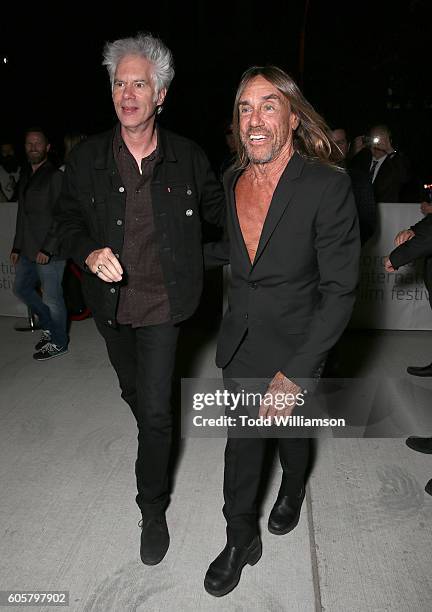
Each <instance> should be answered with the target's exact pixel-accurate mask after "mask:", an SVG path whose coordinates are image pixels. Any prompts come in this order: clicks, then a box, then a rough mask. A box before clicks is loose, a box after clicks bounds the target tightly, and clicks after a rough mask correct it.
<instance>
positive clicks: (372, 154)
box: [350, 125, 411, 202]
mask: <svg viewBox="0 0 432 612" xmlns="http://www.w3.org/2000/svg"><path fill="white" fill-rule="evenodd" d="M355 147H356V149H357V151H358V152H357V153H356V155H354V157H353V158H352V159H351V162H350V168H357V169H360V170H362V171H363V172H366V173H368V174H369V176H370V179H371V181H372V185H373V191H374V196H375V201H376V202H401V201H403V200H404V198H403V190H404V188H405V186H406V185H407V183H408V182H409V180H410V178H411V170H410V164H409V162H408V160H407V158H406V157H405V156H404V155H403V154H402V153H400V151H396V150H395V149H394V148H393V144H392V141H391V132H390V130H389V128H388V127H387V126H386V125H376V126H374V127H373V128H371V130H370V131H369V135H368V136H367V137H366V138H364V137H358V138H356V142H355ZM408 201H410V200H408Z"/></svg>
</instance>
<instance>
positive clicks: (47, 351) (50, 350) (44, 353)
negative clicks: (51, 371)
mask: <svg viewBox="0 0 432 612" xmlns="http://www.w3.org/2000/svg"><path fill="white" fill-rule="evenodd" d="M67 352H68V347H67V346H66V345H65V346H57V344H53V343H52V342H47V343H46V344H45V346H43V347H42V348H41V350H40V351H38V352H37V353H35V354H34V355H33V359H36V361H45V360H46V359H52V358H53V357H59V356H60V355H64V354H65V353H67Z"/></svg>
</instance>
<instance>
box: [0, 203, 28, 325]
mask: <svg viewBox="0 0 432 612" xmlns="http://www.w3.org/2000/svg"><path fill="white" fill-rule="evenodd" d="M17 208H18V206H17V203H16V202H1V203H0V315H7V316H11V317H27V308H26V306H24V304H22V303H21V302H20V301H18V300H17V298H16V297H15V296H14V294H13V293H12V286H13V282H14V279H15V268H14V266H13V265H12V264H11V263H10V260H9V256H10V252H11V248H12V241H13V238H14V236H15V221H16V214H17Z"/></svg>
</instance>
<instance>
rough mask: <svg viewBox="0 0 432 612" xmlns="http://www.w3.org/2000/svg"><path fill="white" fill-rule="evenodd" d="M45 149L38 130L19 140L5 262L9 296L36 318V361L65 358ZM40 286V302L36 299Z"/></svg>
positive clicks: (53, 186)
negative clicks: (21, 155) (21, 157)
mask: <svg viewBox="0 0 432 612" xmlns="http://www.w3.org/2000/svg"><path fill="white" fill-rule="evenodd" d="M49 149H50V144H49V142H48V138H47V136H46V134H45V133H44V132H43V130H42V129H40V128H31V129H30V130H28V131H27V132H26V135H25V151H26V155H27V159H28V162H29V168H28V169H27V171H26V172H24V173H23V174H22V175H21V178H20V181H19V185H18V214H17V222H16V232H15V239H14V243H13V248H12V253H11V262H12V263H13V264H14V265H15V266H16V276H15V283H14V293H15V295H16V296H17V297H18V298H19V299H20V300H21V301H23V302H24V303H25V304H26V305H27V306H28V307H29V308H30V309H31V310H32V312H33V313H35V314H36V315H37V316H38V318H39V323H40V326H41V328H42V336H41V339H40V341H39V342H38V343H37V344H36V347H35V348H36V353H35V354H34V355H33V357H34V359H36V360H37V361H45V360H47V359H52V358H53V357H57V356H60V355H64V354H65V353H67V351H68V348H67V345H68V338H67V331H66V323H67V312H66V307H65V303H64V300H63V288H62V280H63V272H64V268H65V260H64V259H62V258H61V257H59V256H58V246H57V245H58V235H57V229H56V223H55V220H54V217H53V211H54V207H55V204H56V202H57V199H58V197H59V194H60V189H61V183H62V177H63V175H62V173H61V172H60V171H59V170H57V169H56V168H55V167H54V166H53V164H52V163H51V162H50V161H49V160H48V151H49ZM39 284H40V286H41V291H42V297H41V296H40V294H39V293H38V290H37V289H38V285H39Z"/></svg>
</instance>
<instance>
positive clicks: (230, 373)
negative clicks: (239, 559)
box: [223, 334, 310, 546]
mask: <svg viewBox="0 0 432 612" xmlns="http://www.w3.org/2000/svg"><path fill="white" fill-rule="evenodd" d="M256 340H257V339H256V338H254V337H253V336H252V334H248V335H246V337H245V339H244V340H243V342H242V344H241V345H240V347H239V348H238V349H237V352H236V354H235V355H234V357H233V359H232V360H231V362H230V363H229V364H228V365H227V366H226V367H225V368H224V371H223V375H224V382H225V387H226V388H227V389H228V390H234V391H237V392H238V390H239V389H238V386H237V385H236V384H234V386H233V382H234V381H235V379H236V378H240V379H247V378H256V379H258V378H260V379H269V380H270V379H271V378H273V376H274V375H275V374H276V372H277V371H278V369H279V367H280V366H279V363H280V358H278V355H275V354H274V353H271V352H270V351H263V350H260V346H261V344H262V343H261V342H256ZM299 340H300V339H299ZM292 348H294V346H293V347H292ZM288 350H289V349H288ZM254 390H256V389H254ZM264 392H265V391H264ZM232 433H237V432H236V431H235V430H234V429H233V430H232ZM230 434H231V431H230V428H228V439H227V443H226V447H225V472H224V499H225V505H224V508H223V513H224V516H225V519H226V521H227V538H228V542H229V543H230V544H231V545H236V546H241V545H246V544H249V542H250V541H251V539H252V538H253V537H254V536H255V535H256V534H257V533H258V508H257V496H258V490H259V485H260V479H261V473H262V471H263V467H264V465H263V464H264V458H265V451H266V445H267V442H268V440H267V439H266V438H263V437H261V436H260V434H259V432H258V431H256V436H255V437H247V438H246V437H231V435H230ZM309 448H310V440H309V439H308V438H279V439H278V449H279V457H280V462H281V465H282V469H283V481H282V482H283V492H284V494H285V495H289V496H293V497H294V496H297V495H298V494H299V492H300V491H301V488H302V487H303V486H304V483H305V475H306V470H307V467H308V462H309Z"/></svg>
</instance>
